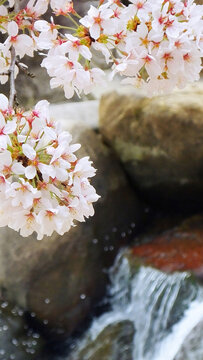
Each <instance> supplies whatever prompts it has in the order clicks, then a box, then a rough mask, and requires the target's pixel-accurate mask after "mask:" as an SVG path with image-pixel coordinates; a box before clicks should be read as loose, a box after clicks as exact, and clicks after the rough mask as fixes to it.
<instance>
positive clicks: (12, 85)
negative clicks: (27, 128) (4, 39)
mask: <svg viewBox="0 0 203 360" xmlns="http://www.w3.org/2000/svg"><path fill="white" fill-rule="evenodd" d="M19 9H20V6H19V1H18V0H15V6H14V11H15V13H18V12H19ZM15 65H16V51H15V48H14V46H12V47H11V65H10V68H9V78H10V94H9V106H10V107H11V108H12V107H13V106H14V102H15V100H16V88H15Z"/></svg>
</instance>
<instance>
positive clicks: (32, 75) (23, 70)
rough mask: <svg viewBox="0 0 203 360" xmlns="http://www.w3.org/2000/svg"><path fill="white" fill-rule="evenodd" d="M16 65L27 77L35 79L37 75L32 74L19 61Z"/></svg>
mask: <svg viewBox="0 0 203 360" xmlns="http://www.w3.org/2000/svg"><path fill="white" fill-rule="evenodd" d="M16 65H17V67H18V69H19V70H21V71H22V72H24V74H25V75H27V76H29V77H30V78H32V79H34V78H35V74H33V73H31V72H30V71H29V70H28V69H27V67H25V66H23V64H21V63H20V62H19V60H17V59H16Z"/></svg>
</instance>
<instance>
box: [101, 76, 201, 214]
mask: <svg viewBox="0 0 203 360" xmlns="http://www.w3.org/2000/svg"><path fill="white" fill-rule="evenodd" d="M99 121H100V131H101V133H102V135H103V137H104V140H105V141H106V142H107V143H108V145H109V146H111V147H112V148H113V149H114V151H115V152H116V154H117V156H118V158H119V159H120V160H121V162H122V164H123V166H124V168H125V170H126V172H127V173H128V175H129V177H130V179H131V181H132V183H133V185H134V186H135V187H136V188H137V189H139V190H140V191H141V192H142V193H143V194H144V196H145V197H146V198H147V199H148V200H150V201H152V202H153V203H154V204H159V205H162V206H167V207H169V205H170V204H171V205H173V210H174V204H175V205H176V207H179V208H182V209H183V208H184V209H185V208H189V209H190V210H191V209H192V208H197V207H199V206H201V205H202V196H203V83H202V82H200V83H197V84H196V85H193V86H189V87H188V88H186V89H185V90H181V91H180V90H179V91H174V92H173V93H172V94H170V95H163V96H157V97H153V98H151V99H149V98H146V97H144V96H143V95H140V96H138V95H137V94H135V93H134V92H130V93H127V94H126V95H123V94H119V93H116V92H113V93H111V94H106V95H105V96H103V97H102V99H101V102H100V120H99Z"/></svg>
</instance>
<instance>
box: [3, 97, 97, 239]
mask: <svg viewBox="0 0 203 360" xmlns="http://www.w3.org/2000/svg"><path fill="white" fill-rule="evenodd" d="M71 140H72V137H71V135H70V134H69V133H68V132H66V131H62V130H61V129H60V125H59V124H58V123H57V122H56V124H55V123H54V122H53V121H52V119H51V118H50V115H49V103H48V102H47V101H46V100H43V101H40V102H38V103H37V104H36V106H35V108H34V109H33V110H31V111H24V110H22V109H15V110H14V109H12V108H9V105H8V99H7V97H6V96H5V95H3V94H0V203H1V208H0V215H1V216H0V226H7V225H8V226H9V227H10V228H12V229H14V230H16V231H19V230H20V234H21V235H22V236H29V235H30V234H32V233H33V231H36V232H37V238H38V239H39V240H40V239H42V238H43V236H44V235H47V236H50V235H51V234H52V233H53V231H56V232H58V233H59V234H60V235H63V234H64V233H65V232H67V231H68V230H69V229H70V227H71V226H73V225H74V220H77V221H84V220H85V217H89V216H92V215H93V214H94V210H93V206H92V203H93V202H95V201H97V200H98V198H99V196H98V195H97V194H96V191H95V189H94V187H93V186H92V185H91V184H90V182H89V178H91V177H93V176H94V175H95V169H94V168H93V167H92V165H91V162H90V161H89V158H88V157H83V158H81V159H77V157H76V155H75V154H74V153H75V151H76V150H78V149H79V148H80V145H79V144H71Z"/></svg>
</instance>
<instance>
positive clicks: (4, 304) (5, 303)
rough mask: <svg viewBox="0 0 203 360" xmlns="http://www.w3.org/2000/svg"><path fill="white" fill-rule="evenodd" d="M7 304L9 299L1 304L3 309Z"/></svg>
mask: <svg viewBox="0 0 203 360" xmlns="http://www.w3.org/2000/svg"><path fill="white" fill-rule="evenodd" d="M7 306H8V302H7V301H4V302H3V303H2V304H1V307H2V309H5V308H6V307H7Z"/></svg>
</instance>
